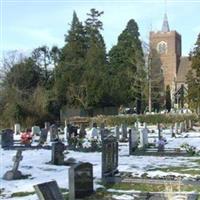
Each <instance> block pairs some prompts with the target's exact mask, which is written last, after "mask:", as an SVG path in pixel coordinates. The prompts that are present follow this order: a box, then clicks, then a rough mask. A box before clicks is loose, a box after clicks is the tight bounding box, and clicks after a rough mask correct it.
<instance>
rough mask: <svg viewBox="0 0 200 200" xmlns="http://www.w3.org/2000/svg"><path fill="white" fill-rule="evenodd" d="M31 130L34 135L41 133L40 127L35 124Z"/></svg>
mask: <svg viewBox="0 0 200 200" xmlns="http://www.w3.org/2000/svg"><path fill="white" fill-rule="evenodd" d="M31 132H32V134H33V135H39V134H40V127H39V126H33V127H32V128H31Z"/></svg>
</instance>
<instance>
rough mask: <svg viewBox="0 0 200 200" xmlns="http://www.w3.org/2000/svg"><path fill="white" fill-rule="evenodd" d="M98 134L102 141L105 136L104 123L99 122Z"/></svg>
mask: <svg viewBox="0 0 200 200" xmlns="http://www.w3.org/2000/svg"><path fill="white" fill-rule="evenodd" d="M100 136H101V141H102V140H103V139H104V137H105V124H104V123H101V124H100Z"/></svg>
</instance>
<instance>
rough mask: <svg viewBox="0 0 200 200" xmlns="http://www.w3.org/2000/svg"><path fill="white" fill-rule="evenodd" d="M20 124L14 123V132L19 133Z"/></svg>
mask: <svg viewBox="0 0 200 200" xmlns="http://www.w3.org/2000/svg"><path fill="white" fill-rule="evenodd" d="M20 131H21V130H20V124H15V125H14V132H15V134H19V133H20Z"/></svg>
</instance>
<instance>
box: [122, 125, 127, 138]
mask: <svg viewBox="0 0 200 200" xmlns="http://www.w3.org/2000/svg"><path fill="white" fill-rule="evenodd" d="M121 129H122V139H126V138H127V135H128V132H127V125H126V124H122V125H121Z"/></svg>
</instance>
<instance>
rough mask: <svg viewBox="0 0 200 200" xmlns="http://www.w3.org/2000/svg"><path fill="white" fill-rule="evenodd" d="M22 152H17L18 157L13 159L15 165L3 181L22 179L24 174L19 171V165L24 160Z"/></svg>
mask: <svg viewBox="0 0 200 200" xmlns="http://www.w3.org/2000/svg"><path fill="white" fill-rule="evenodd" d="M22 158H23V156H22V150H17V153H16V155H15V156H14V157H13V161H14V165H13V168H12V170H10V171H7V172H6V173H5V174H4V176H3V179H5V180H16V179H21V178H22V173H21V172H20V171H19V170H18V168H19V163H20V161H21V160H22Z"/></svg>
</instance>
